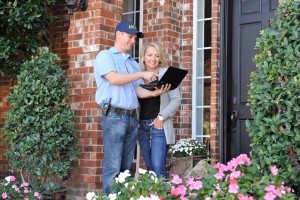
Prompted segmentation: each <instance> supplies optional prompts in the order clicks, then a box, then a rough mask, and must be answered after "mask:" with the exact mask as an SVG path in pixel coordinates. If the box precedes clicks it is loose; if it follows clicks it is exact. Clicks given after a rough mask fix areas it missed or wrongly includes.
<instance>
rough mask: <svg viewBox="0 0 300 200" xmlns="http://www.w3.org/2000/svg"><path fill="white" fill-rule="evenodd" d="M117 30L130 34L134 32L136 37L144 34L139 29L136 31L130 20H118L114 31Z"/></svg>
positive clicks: (141, 36)
mask: <svg viewBox="0 0 300 200" xmlns="http://www.w3.org/2000/svg"><path fill="white" fill-rule="evenodd" d="M117 31H120V32H125V33H128V34H130V35H134V34H136V35H137V37H138V38H143V37H144V34H143V33H142V32H140V31H138V30H137V29H136V26H135V25H134V24H133V23H132V22H130V21H124V22H120V23H119V24H118V25H117V27H116V30H115V33H116V32H117Z"/></svg>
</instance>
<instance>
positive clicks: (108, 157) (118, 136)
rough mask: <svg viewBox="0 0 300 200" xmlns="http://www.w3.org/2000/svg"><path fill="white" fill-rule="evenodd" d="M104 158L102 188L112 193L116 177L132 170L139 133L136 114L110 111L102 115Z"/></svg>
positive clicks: (107, 192) (105, 191)
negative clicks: (121, 113)
mask: <svg viewBox="0 0 300 200" xmlns="http://www.w3.org/2000/svg"><path fill="white" fill-rule="evenodd" d="M102 129H103V144H104V159H103V167H102V169H103V173H102V186H103V187H102V188H103V192H104V193H106V194H110V193H111V189H112V188H111V187H112V184H113V181H114V178H116V176H117V175H118V174H119V173H120V172H123V171H125V170H127V169H128V170H130V168H131V165H132V161H133V158H134V152H135V147H136V142H137V135H138V120H137V117H136V116H127V115H120V114H117V113H114V112H109V113H108V114H107V116H102Z"/></svg>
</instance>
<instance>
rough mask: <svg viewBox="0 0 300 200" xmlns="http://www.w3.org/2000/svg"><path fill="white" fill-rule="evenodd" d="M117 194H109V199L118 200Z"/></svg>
mask: <svg viewBox="0 0 300 200" xmlns="http://www.w3.org/2000/svg"><path fill="white" fill-rule="evenodd" d="M117 196H118V195H117V194H115V193H113V194H109V195H108V199H110V200H116V199H117Z"/></svg>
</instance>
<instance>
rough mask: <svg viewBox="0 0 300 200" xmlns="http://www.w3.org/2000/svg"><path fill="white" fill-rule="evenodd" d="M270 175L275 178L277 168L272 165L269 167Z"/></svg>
mask: <svg viewBox="0 0 300 200" xmlns="http://www.w3.org/2000/svg"><path fill="white" fill-rule="evenodd" d="M271 173H272V174H273V175H274V176H277V174H278V169H277V167H276V166H275V165H274V166H272V167H271Z"/></svg>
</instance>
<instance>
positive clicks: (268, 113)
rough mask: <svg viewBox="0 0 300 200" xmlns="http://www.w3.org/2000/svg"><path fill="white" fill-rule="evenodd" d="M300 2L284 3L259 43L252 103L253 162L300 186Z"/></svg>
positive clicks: (257, 45)
mask: <svg viewBox="0 0 300 200" xmlns="http://www.w3.org/2000/svg"><path fill="white" fill-rule="evenodd" d="M299 11H300V2H299V1H295V0H286V1H283V2H282V3H281V4H280V5H279V8H278V10H277V12H276V18H275V19H274V20H271V26H270V28H269V29H266V30H262V31H261V36H260V38H258V39H257V42H256V48H257V49H258V50H259V54H257V55H255V58H254V62H255V63H256V66H257V71H256V72H253V73H252V74H251V78H250V79H251V84H250V90H249V103H248V105H249V106H250V107H251V112H252V114H253V121H247V123H246V125H247V130H248V131H249V133H250V137H251V138H252V143H251V147H252V152H251V157H252V160H253V163H254V164H255V165H257V166H259V167H260V170H261V171H262V172H263V173H264V174H266V173H267V172H268V170H269V169H270V166H273V165H276V166H278V168H279V171H280V174H281V175H282V176H283V177H285V180H284V181H285V182H286V183H288V184H289V185H294V186H297V185H298V184H299V183H300V165H299V163H300V129H299V125H300V96H299V95H300V87H299V86H300V59H299V58H300V37H299V33H300V21H299V20H300V12H299Z"/></svg>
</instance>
